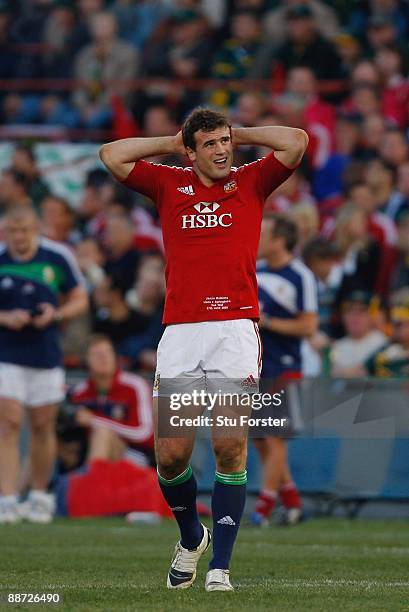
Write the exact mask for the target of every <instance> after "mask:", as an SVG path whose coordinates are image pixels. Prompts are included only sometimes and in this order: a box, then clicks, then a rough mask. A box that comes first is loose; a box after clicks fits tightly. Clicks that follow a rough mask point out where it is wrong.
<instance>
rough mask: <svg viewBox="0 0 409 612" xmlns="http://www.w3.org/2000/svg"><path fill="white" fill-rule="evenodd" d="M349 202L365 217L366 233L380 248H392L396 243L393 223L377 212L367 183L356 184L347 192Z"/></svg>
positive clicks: (373, 197)
mask: <svg viewBox="0 0 409 612" xmlns="http://www.w3.org/2000/svg"><path fill="white" fill-rule="evenodd" d="M347 197H348V199H349V201H350V202H351V203H352V204H353V205H355V206H356V207H357V208H359V209H360V210H362V211H363V212H364V213H365V214H366V215H367V220H368V232H369V234H370V235H371V236H372V238H373V239H374V240H376V241H377V242H378V243H379V245H380V246H382V247H386V246H394V245H395V244H396V242H397V238H398V236H397V232H396V226H395V223H394V222H393V221H392V219H391V218H390V217H388V216H387V215H386V214H385V213H383V212H380V211H379V210H377V203H376V197H375V194H374V193H373V191H372V189H371V187H370V186H369V185H368V184H367V183H364V182H362V183H356V184H355V185H352V186H351V187H350V188H349V190H348V191H347Z"/></svg>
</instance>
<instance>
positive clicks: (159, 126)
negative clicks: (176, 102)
mask: <svg viewBox="0 0 409 612" xmlns="http://www.w3.org/2000/svg"><path fill="white" fill-rule="evenodd" d="M177 131H178V127H177V124H176V122H175V119H174V117H173V116H172V113H171V110H170V109H169V108H168V107H167V106H166V105H164V104H155V105H152V106H150V107H149V108H147V109H146V112H145V115H144V118H143V135H144V136H165V135H166V134H176V133H177Z"/></svg>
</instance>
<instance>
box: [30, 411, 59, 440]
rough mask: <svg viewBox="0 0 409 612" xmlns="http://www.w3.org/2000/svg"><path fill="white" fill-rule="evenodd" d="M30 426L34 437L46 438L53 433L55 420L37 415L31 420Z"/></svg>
mask: <svg viewBox="0 0 409 612" xmlns="http://www.w3.org/2000/svg"><path fill="white" fill-rule="evenodd" d="M30 426H31V433H32V434H33V435H34V436H48V435H53V434H54V432H55V420H54V419H53V418H51V417H49V416H43V415H38V416H36V417H35V418H32V419H31V424H30Z"/></svg>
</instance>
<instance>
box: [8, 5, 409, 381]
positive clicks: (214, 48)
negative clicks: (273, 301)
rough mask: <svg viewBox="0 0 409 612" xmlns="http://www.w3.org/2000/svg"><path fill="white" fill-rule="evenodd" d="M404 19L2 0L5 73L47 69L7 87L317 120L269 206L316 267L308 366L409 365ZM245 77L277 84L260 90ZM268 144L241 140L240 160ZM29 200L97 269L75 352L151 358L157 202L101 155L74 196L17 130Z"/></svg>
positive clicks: (146, 117) (80, 99) (132, 125)
mask: <svg viewBox="0 0 409 612" xmlns="http://www.w3.org/2000/svg"><path fill="white" fill-rule="evenodd" d="M408 29H409V3H408V2H406V1H398V0H369V1H367V2H359V1H355V2H344V1H343V0H338V1H333V2H324V1H323V0H308V1H307V0H304V1H303V2H300V1H299V0H298V1H295V0H286V1H281V2H280V1H278V0H202V1H199V0H139V1H138V0H135V1H132V0H116V1H111V2H109V1H107V0H77V1H67V0H31V1H30V0H26V1H23V0H21V1H20V2H18V1H13V2H9V1H8V0H0V48H1V54H0V82H2V83H4V82H5V81H4V80H6V79H30V80H31V81H32V82H33V87H32V90H31V91H30V88H28V89H27V90H26V91H24V92H22V91H19V90H17V89H16V90H15V91H13V87H12V85H11V86H10V87H8V88H7V89H6V88H5V87H3V89H2V90H1V91H0V109H1V110H0V114H1V121H2V123H3V124H6V125H7V124H24V125H26V124H33V123H34V124H40V125H63V126H65V127H68V128H69V127H76V128H82V129H84V130H86V129H90V128H103V129H109V130H112V136H113V137H115V136H118V134H119V135H121V136H125V135H129V136H131V135H142V136H161V135H170V134H175V133H176V132H177V131H178V129H179V128H178V126H179V125H180V122H181V121H182V120H183V118H184V117H185V115H186V113H187V112H188V111H189V110H190V109H191V108H192V107H193V106H195V105H197V104H210V105H213V106H217V107H219V108H222V109H224V110H226V112H228V113H229V116H230V117H231V121H232V124H233V125H236V126H240V125H245V126H260V125H268V124H284V125H291V126H298V127H302V128H304V129H305V130H306V131H307V132H308V134H309V136H310V145H309V149H308V151H307V154H306V156H305V158H304V160H303V163H302V165H301V166H300V167H299V169H298V170H297V171H296V172H295V173H294V175H293V176H292V177H291V178H290V179H288V180H287V181H286V183H284V184H283V185H282V186H281V187H280V188H279V189H278V190H277V191H276V192H275V193H274V194H273V195H272V196H271V197H270V198H269V199H268V201H267V202H266V209H265V210H266V214H268V213H269V212H272V211H274V212H279V213H282V214H284V215H288V216H290V217H291V218H292V219H293V220H294V221H295V222H296V224H297V226H298V230H299V244H298V247H297V255H298V256H300V257H303V259H304V261H305V262H306V264H307V265H308V266H309V267H310V268H311V269H312V270H313V272H314V274H315V276H316V278H317V282H318V290H319V308H320V331H319V333H318V334H317V335H316V336H315V337H314V338H311V339H310V340H309V341H308V342H306V343H305V347H304V348H305V356H306V358H305V363H306V374H308V375H318V374H320V373H324V374H329V373H332V374H333V375H335V376H363V375H365V374H371V375H375V376H383V377H407V376H408V375H409V155H408V152H409V151H408V127H409V80H408V79H407V75H408V69H409V64H408V61H409V47H408V42H407V41H408V40H409V38H408V34H409V32H408ZM119 77H120V79H121V80H120V81H118V82H116V83H115V82H113V80H115V79H116V78H119ZM141 77H142V78H146V79H148V80H147V81H144V85H143V87H142V86H138V88H134V87H133V85H132V83H131V81H132V79H133V78H141ZM154 77H165V78H166V79H169V78H170V80H169V81H163V82H162V81H161V82H159V81H151V82H150V81H149V79H152V78H154ZM44 78H47V79H61V78H62V79H76V80H77V86H76V87H75V88H74V89H68V90H59V89H58V88H57V86H55V90H52V86H53V83H52V82H51V81H50V89H48V90H47V91H43V92H41V93H40V92H39V91H38V88H37V89H36V87H35V86H34V84H35V83H36V82H37V81H38V79H44ZM213 78H217V79H219V80H218V81H216V82H214V83H213V84H212V86H211V85H210V84H209V83H207V84H205V86H204V87H202V88H198V87H197V86H196V85H197V83H196V82H195V81H190V79H213ZM246 78H251V79H263V84H264V85H263V86H262V87H257V86H256V85H252V86H251V87H248V88H246V87H245V82H246V81H245V79H246ZM176 79H181V80H182V81H183V80H184V81H186V83H185V85H184V86H181V82H182V81H176ZM232 80H236V81H240V82H241V84H242V87H241V88H240V87H238V86H237V83H236V85H234V84H232V82H231V81H232ZM224 81H225V84H224ZM78 83H80V85H78ZM118 130H119V131H118ZM265 153H266V151H263V150H262V149H260V148H256V147H247V148H242V149H240V150H237V151H236V160H235V163H236V165H240V164H242V163H248V162H251V161H253V160H254V159H257V158H258V157H260V156H262V155H264V154H265ZM186 161H187V160H186V159H178V158H177V157H174V156H168V157H167V158H166V159H165V160H163V159H161V162H162V163H169V164H179V165H183V164H185V163H186ZM27 202H33V203H34V205H35V207H36V209H37V210H38V212H39V214H40V217H41V221H42V231H43V233H44V234H45V235H46V236H48V237H50V238H52V239H55V240H59V241H62V242H64V243H66V244H68V245H69V246H70V247H71V248H72V249H73V252H74V253H75V255H76V257H77V259H78V262H79V264H80V267H81V269H82V271H83V273H84V275H85V277H86V280H87V284H88V290H89V294H90V297H91V304H92V308H91V314H90V315H87V316H86V317H84V318H83V319H82V320H78V321H75V322H72V323H70V324H69V325H67V326H66V328H65V330H64V344H65V346H64V350H65V355H66V363H67V365H74V366H77V365H80V364H81V363H82V360H83V355H84V348H85V344H86V339H87V337H88V336H89V334H90V333H91V332H99V333H104V334H106V335H108V336H109V337H110V338H111V339H112V341H113V342H114V344H115V347H116V349H117V350H118V352H119V354H120V355H121V358H122V359H123V361H124V362H125V363H126V364H127V365H130V366H131V367H134V368H137V369H139V370H144V371H147V372H152V371H153V370H154V368H155V360H156V356H155V349H156V346H157V343H158V340H159V338H160V336H161V333H162V325H161V312H162V308H163V300H164V268H165V264H164V259H163V245H162V236H161V230H160V227H159V223H158V219H157V214H156V211H155V209H154V207H153V206H152V203H151V202H149V201H147V200H146V199H145V198H143V197H142V196H141V195H139V194H135V193H132V192H130V191H128V190H127V189H125V188H124V187H122V186H121V185H120V184H119V183H115V182H114V181H113V180H112V179H111V178H110V177H109V176H108V175H107V174H106V173H105V172H104V171H103V170H100V169H96V170H92V171H90V172H89V173H88V175H87V179H86V184H85V187H84V190H83V193H82V195H81V198H80V200H79V201H78V202H77V206H76V207H75V208H74V207H72V206H71V205H70V204H69V203H68V202H67V201H65V200H64V199H63V198H61V197H59V196H57V195H56V194H54V193H52V192H51V191H50V190H49V188H48V186H47V181H46V177H44V176H41V175H40V172H39V170H38V167H37V163H36V158H35V155H34V153H33V149H32V148H31V147H30V146H29V145H27V144H22V143H20V144H18V145H17V146H16V148H15V151H14V153H13V156H12V158H11V159H10V164H9V167H8V168H7V169H5V170H4V171H3V172H2V174H1V177H0V207H3V208H4V207H5V206H7V205H10V204H11V205H16V206H17V205H25V204H26V203H27Z"/></svg>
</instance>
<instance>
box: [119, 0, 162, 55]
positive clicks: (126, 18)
mask: <svg viewBox="0 0 409 612" xmlns="http://www.w3.org/2000/svg"><path fill="white" fill-rule="evenodd" d="M111 10H112V12H113V13H114V15H115V17H116V19H117V21H118V26H119V34H120V37H121V39H122V40H125V41H126V42H128V43H130V44H131V45H133V46H134V47H136V48H137V49H139V50H142V49H143V47H144V45H145V43H146V41H147V40H148V39H149V37H150V36H151V34H152V33H153V31H154V29H155V27H156V25H157V24H158V23H159V22H160V21H161V20H162V19H163V18H164V17H165V15H166V12H167V8H166V7H165V5H164V3H163V2H162V1H161V0H145V1H144V2H138V3H134V2H132V3H131V2H129V1H128V0H119V1H117V2H115V3H114V4H113V6H112V7H111Z"/></svg>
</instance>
